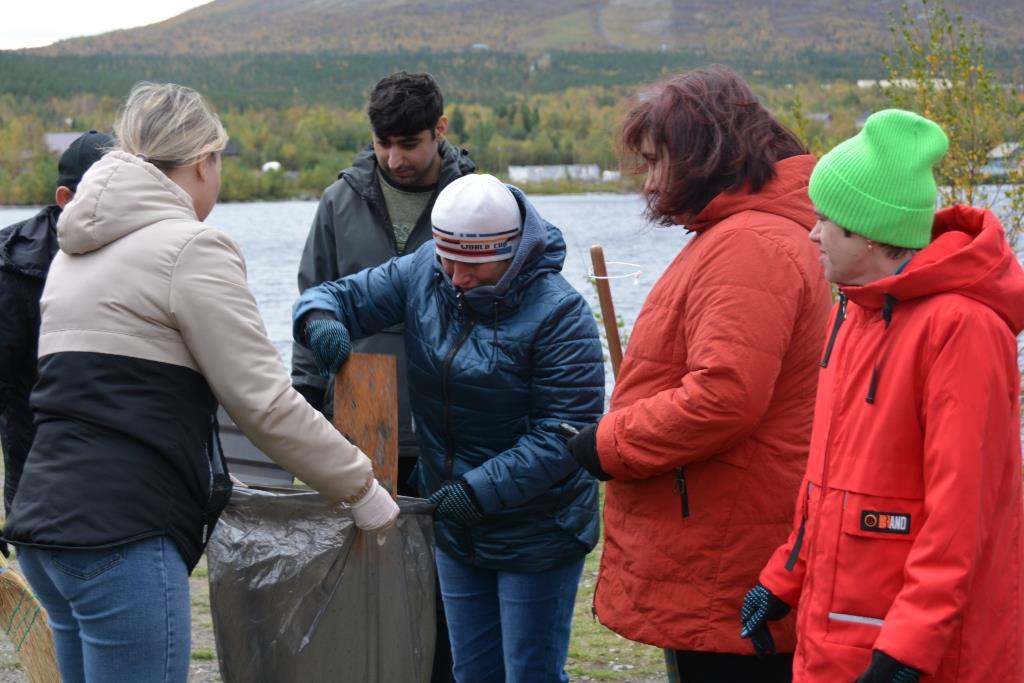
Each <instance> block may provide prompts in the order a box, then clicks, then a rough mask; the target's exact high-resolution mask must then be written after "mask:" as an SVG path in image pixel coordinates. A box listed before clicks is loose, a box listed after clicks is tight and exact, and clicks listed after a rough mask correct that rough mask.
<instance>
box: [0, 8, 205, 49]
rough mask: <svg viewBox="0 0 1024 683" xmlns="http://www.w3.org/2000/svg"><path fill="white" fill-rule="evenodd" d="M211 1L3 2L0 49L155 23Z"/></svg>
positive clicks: (40, 44)
mask: <svg viewBox="0 0 1024 683" xmlns="http://www.w3.org/2000/svg"><path fill="white" fill-rule="evenodd" d="M209 1H210V0H158V1H156V2H152V1H150V2H147V1H146V0H92V1H91V2H90V1H89V0H0V50H13V49H16V48H21V47H40V46H43V45H49V44H50V43H53V42H56V41H58V40H61V39H63V38H74V37H77V36H92V35H96V34H97V33H106V32H107V31H116V30H117V29H122V28H133V27H136V26H145V25H146V24H153V23H156V22H158V21H163V20H164V19H169V18H171V17H173V16H177V15H179V14H181V13H182V12H184V11H186V10H189V9H192V8H193V7H197V6H199V5H203V4H206V3H207V2H209Z"/></svg>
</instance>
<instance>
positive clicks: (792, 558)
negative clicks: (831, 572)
mask: <svg viewBox="0 0 1024 683" xmlns="http://www.w3.org/2000/svg"><path fill="white" fill-rule="evenodd" d="M813 486H814V484H813V483H812V482H810V481H808V482H807V496H806V499H805V500H804V511H803V513H802V514H801V515H800V529H799V530H798V531H797V532H796V540H795V541H794V542H793V550H791V551H790V553H789V559H787V560H786V571H787V572H791V571H793V569H794V568H795V567H796V561H797V560H798V559H800V549H801V548H802V547H803V545H804V533H805V532H806V531H807V517H808V515H809V514H810V513H809V508H810V507H811V488H812V487H813Z"/></svg>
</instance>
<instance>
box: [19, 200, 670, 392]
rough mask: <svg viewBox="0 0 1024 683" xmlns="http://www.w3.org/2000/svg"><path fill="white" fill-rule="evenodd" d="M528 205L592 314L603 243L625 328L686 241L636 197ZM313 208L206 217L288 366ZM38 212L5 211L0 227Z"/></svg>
mask: <svg viewBox="0 0 1024 683" xmlns="http://www.w3.org/2000/svg"><path fill="white" fill-rule="evenodd" d="M531 201H533V203H534V205H535V206H536V207H537V210H538V211H540V214H541V215H542V216H544V217H545V218H546V219H547V220H549V221H550V222H551V223H553V224H555V225H557V226H558V227H559V228H561V229H562V234H563V235H564V237H565V242H566V245H567V247H568V252H567V254H566V259H565V267H564V269H563V273H564V275H565V277H566V279H567V280H568V281H569V282H570V283H571V284H572V286H573V287H575V288H576V289H577V290H579V291H580V292H581V293H582V294H583V295H584V296H585V297H586V298H587V300H588V301H589V302H590V304H591V306H592V307H593V309H594V310H595V311H597V310H599V305H598V301H597V291H596V290H595V289H594V286H593V284H592V281H590V280H588V277H587V276H588V274H589V272H590V247H591V245H593V244H602V245H603V246H604V253H605V259H607V261H608V262H609V263H608V274H609V276H612V277H613V279H612V280H611V285H612V295H613V298H614V301H615V308H616V312H617V313H618V314H619V315H620V316H621V317H622V318H623V320H624V322H625V325H626V329H627V330H629V329H631V328H632V327H633V322H634V321H635V320H636V316H637V314H638V313H639V312H640V306H641V305H642V304H643V301H644V297H645V296H646V295H647V292H648V291H650V289H651V286H652V285H653V284H654V282H655V281H656V280H657V279H658V277H659V276H660V275H661V273H662V272H663V271H664V270H665V268H666V267H667V266H668V264H669V263H670V262H671V261H672V259H673V257H675V255H676V254H677V253H678V252H679V250H680V249H681V248H682V247H683V245H684V244H685V243H686V241H687V239H689V237H688V235H687V234H686V232H685V231H684V230H683V229H682V228H678V227H675V228H656V227H652V226H650V225H649V224H647V223H646V222H645V221H644V220H643V219H642V218H641V212H642V210H643V202H642V200H641V199H640V198H639V196H637V195H617V194H592V195H551V196H536V197H531ZM316 206H317V204H316V202H311V201H289V202H255V203H249V204H220V205H218V206H217V207H216V208H214V210H213V213H212V214H210V217H209V218H207V219H206V222H207V223H208V224H209V225H211V226H215V227H217V228H220V229H222V230H224V231H225V232H227V233H228V234H229V235H231V237H232V238H234V239H235V240H236V241H237V242H238V244H239V246H240V247H241V249H242V253H243V254H244V255H245V260H246V264H247V268H248V274H249V284H250V286H251V287H252V290H253V292H254V294H255V296H256V301H257V303H258V304H259V307H260V311H261V312H262V314H263V319H264V321H265V323H266V325H267V332H268V333H269V334H270V338H271V339H272V340H273V342H274V345H275V346H276V347H277V349H278V351H279V352H280V353H281V358H282V362H283V363H285V364H286V365H288V364H289V363H290V361H291V306H292V303H294V301H295V299H296V297H297V296H298V287H297V284H296V279H295V278H296V272H297V270H298V264H299V258H300V257H301V255H302V247H303V245H304V244H305V240H306V235H307V233H308V232H309V226H310V224H311V222H312V220H313V215H314V214H315V212H316ZM36 211H38V208H32V207H0V227H2V226H6V225H10V224H11V223H14V222H16V221H19V220H23V219H25V218H28V217H29V216H31V215H33V214H34V213H36ZM614 262H623V263H629V264H635V266H634V265H617V264H616V263H614ZM632 273H637V274H636V275H632ZM627 274H628V276H626V277H616V276H622V275H627ZM609 374H610V373H609Z"/></svg>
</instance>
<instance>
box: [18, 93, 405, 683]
mask: <svg viewBox="0 0 1024 683" xmlns="http://www.w3.org/2000/svg"><path fill="white" fill-rule="evenodd" d="M115 137H116V144H115V147H114V149H113V150H112V151H110V152H108V153H107V154H106V155H105V156H104V157H103V158H102V159H101V160H100V161H98V162H97V163H96V164H95V165H94V166H93V167H92V169H90V171H89V172H88V173H87V174H86V175H85V177H84V178H83V179H82V182H81V184H80V185H79V188H78V193H77V194H76V196H75V199H74V201H73V202H72V203H71V204H69V205H68V207H67V208H66V209H65V211H64V213H63V215H62V216H61V218H60V221H59V223H58V238H59V241H60V252H58V254H57V256H56V258H55V259H54V261H53V265H52V267H51V269H50V274H49V278H48V280H47V283H46V288H45V290H44V292H43V298H42V326H41V330H40V339H39V381H38V383H37V385H36V387H35V389H34V392H33V396H32V404H33V410H34V412H35V416H36V421H37V424H38V432H37V436H36V440H35V442H34V444H33V446H32V450H31V451H30V453H29V455H28V459H27V461H26V463H25V469H24V473H23V475H22V478H21V481H20V483H19V487H18V491H17V493H16V494H15V497H14V502H13V505H12V511H11V515H10V517H9V518H8V520H7V524H6V527H5V529H4V534H3V536H4V539H5V540H7V541H8V542H10V543H14V544H16V545H18V552H19V558H20V561H21V567H22V569H23V570H24V572H25V575H26V576H27V577H28V579H29V581H30V583H31V584H32V587H33V588H34V589H35V591H36V593H37V594H38V596H39V598H40V600H41V601H42V603H43V605H44V606H45V607H46V609H47V612H48V613H49V618H50V623H51V626H52V627H53V631H54V636H55V639H56V644H57V656H58V661H59V665H60V670H61V676H62V678H63V680H64V681H65V683H75V682H78V681H87V682H89V683H94V682H96V681H111V682H115V681H116V682H117V683H125V682H126V681H131V682H132V683H148V682H149V681H161V682H163V681H167V682H179V681H185V680H186V678H187V675H188V662H189V644H190V635H189V616H190V613H189V594H188V574H189V573H190V572H191V570H192V568H193V567H194V566H195V564H196V562H197V561H198V560H199V556H200V555H201V553H202V550H203V547H204V546H205V544H206V541H207V539H208V538H209V535H210V532H211V531H212V529H213V526H214V524H215V523H216V521H217V518H218V516H219V515H220V512H221V510H222V509H223V507H224V505H225V504H226V503H227V500H228V497H229V496H230V492H231V481H230V477H229V475H228V473H227V470H226V467H225V464H224V458H223V454H222V453H221V452H220V447H219V442H218V439H217V426H216V417H215V413H216V408H217V404H218V403H219V404H222V405H223V406H224V408H225V409H226V410H227V412H228V414H229V415H230V416H231V418H232V419H233V420H234V421H235V423H236V424H237V425H238V426H239V427H240V428H241V429H242V431H243V432H244V433H245V434H246V436H248V437H249V438H250V439H251V440H252V441H253V442H254V443H255V444H256V445H257V446H259V447H260V448H261V449H262V450H263V451H264V452H266V453H267V454H269V455H270V456H271V457H273V458H274V460H276V461H277V462H278V463H279V464H280V465H281V466H283V467H285V468H286V469H288V470H289V471H291V472H292V473H294V474H295V475H296V476H297V477H299V478H300V479H302V480H303V481H305V482H307V483H308V484H310V485H311V486H312V487H313V488H315V489H317V490H318V491H319V492H320V493H321V494H323V495H324V496H325V497H326V498H328V499H331V500H334V501H342V502H345V503H348V504H349V506H350V508H351V513H352V516H353V518H354V521H355V524H356V525H357V526H358V527H360V528H361V529H365V530H371V531H372V530H378V529H382V528H384V527H387V526H388V525H390V524H391V523H392V522H393V521H394V519H395V517H396V516H397V515H398V508H397V506H396V505H395V503H394V502H393V501H392V500H391V497H390V496H389V495H388V494H387V492H385V491H384V490H383V489H381V488H380V486H379V485H378V484H377V482H376V481H375V480H374V478H373V475H372V471H371V467H370V461H369V460H368V458H367V457H366V456H365V455H364V454H363V453H362V452H361V451H360V450H359V449H358V448H356V447H355V446H354V445H352V444H351V443H349V442H348V441H346V440H345V438H344V437H342V436H341V435H340V434H339V433H338V432H337V431H336V430H335V429H334V428H333V427H332V426H331V425H330V424H329V423H328V422H327V421H326V420H325V419H324V417H323V416H322V415H320V414H319V413H317V412H316V411H315V410H314V409H313V408H311V407H310V406H309V405H308V404H307V403H306V401H305V400H303V398H302V397H301V396H300V395H299V394H298V393H296V392H295V391H294V390H293V389H292V388H291V385H290V383H289V380H288V376H287V374H286V373H285V370H284V368H283V366H282V364H281V361H280V359H279V358H278V355H277V351H276V349H275V348H274V346H273V345H272V344H271V342H270V340H269V339H268V338H267V334H266V330H265V328H264V326H263V322H262V320H261V319H260V315H259V311H258V310H257V308H256V303H255V300H254V299H253V295H252V292H251V291H250V290H249V287H248V284H247V283H246V275H245V263H244V261H243V259H242V255H241V253H240V252H239V250H238V247H237V246H236V245H235V244H234V242H232V241H231V239H230V238H229V237H228V236H227V235H225V234H224V233H223V232H220V231H219V230H216V229H215V228H211V227H208V226H206V225H205V224H204V223H203V222H202V221H203V220H204V219H205V218H206V217H207V216H208V215H209V213H210V211H211V210H212V209H213V206H214V203H215V202H216V200H217V195H218V193H219V191H220V153H221V151H222V150H223V149H224V146H225V145H226V143H227V134H226V133H225V131H224V128H223V127H222V126H221V124H220V121H219V120H218V119H217V117H216V115H215V114H213V113H212V112H211V111H210V109H209V108H208V106H207V105H206V103H205V102H204V101H203V99H202V97H201V96H200V95H199V94H198V93H197V92H195V91H194V90H191V89H189V88H184V87H181V86H178V85H173V84H165V85H156V84H151V83H140V84H138V85H137V86H136V87H135V88H133V90H132V92H131V94H130V95H129V97H128V100H127V102H126V104H125V107H124V109H123V111H122V115H121V118H120V120H119V121H118V123H117V124H116V126H115Z"/></svg>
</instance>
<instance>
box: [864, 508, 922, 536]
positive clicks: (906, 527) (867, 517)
mask: <svg viewBox="0 0 1024 683" xmlns="http://www.w3.org/2000/svg"><path fill="white" fill-rule="evenodd" d="M860 528H861V531H880V532H882V533H886V534H909V533H910V515H908V514H906V513H903V512H877V511H875V510H863V511H862V512H861V513H860Z"/></svg>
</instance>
